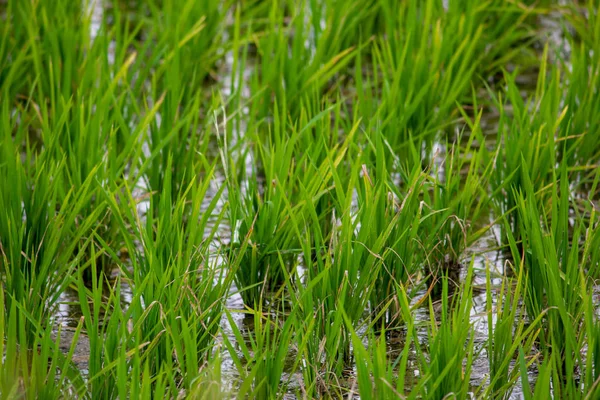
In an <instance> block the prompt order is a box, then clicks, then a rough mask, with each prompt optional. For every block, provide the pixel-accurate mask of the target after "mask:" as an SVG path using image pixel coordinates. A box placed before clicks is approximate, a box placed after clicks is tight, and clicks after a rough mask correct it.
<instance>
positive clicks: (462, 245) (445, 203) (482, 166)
mask: <svg viewBox="0 0 600 400" xmlns="http://www.w3.org/2000/svg"><path fill="white" fill-rule="evenodd" d="M463 115H464V118H465V120H466V123H467V126H468V129H469V130H470V134H469V136H468V138H467V139H466V143H465V144H464V147H463V145H461V137H459V138H458V139H457V141H456V142H455V143H453V144H450V143H446V146H445V148H446V153H445V159H444V160H443V162H442V163H441V164H440V165H439V166H438V165H435V166H434V167H433V171H432V173H431V174H430V176H429V177H428V181H429V182H428V184H427V185H425V188H424V190H423V201H424V203H425V204H426V206H427V207H428V208H429V212H428V213H427V215H426V216H425V217H424V218H423V219H424V221H423V223H422V226H421V229H422V231H423V232H424V234H422V236H424V237H427V236H428V238H427V239H423V240H424V242H426V243H429V244H430V245H431V246H432V249H431V250H430V251H428V258H429V260H430V263H429V266H430V267H431V268H430V273H431V274H432V275H433V276H436V275H437V274H438V269H439V266H444V267H445V268H446V269H448V268H456V267H457V266H458V265H459V263H460V261H461V257H462V254H463V252H464V250H465V249H466V248H467V247H468V246H469V245H470V244H472V243H473V242H474V241H475V240H476V239H477V238H478V237H480V236H481V235H482V234H483V233H484V232H482V231H481V230H479V231H477V232H474V227H475V226H476V224H477V223H479V222H480V220H481V219H482V217H483V215H485V214H486V213H487V212H488V206H489V196H488V194H487V193H486V192H487V188H488V185H489V179H490V175H491V174H492V171H493V164H492V163H491V162H489V161H486V160H485V151H482V150H481V148H479V149H477V148H475V143H476V142H475V141H482V139H483V136H482V133H481V127H480V121H481V116H482V113H481V111H480V112H478V113H477V114H476V116H475V117H474V119H472V120H471V119H470V118H469V117H468V116H467V115H466V114H464V113H463ZM461 136H462V135H461Z"/></svg>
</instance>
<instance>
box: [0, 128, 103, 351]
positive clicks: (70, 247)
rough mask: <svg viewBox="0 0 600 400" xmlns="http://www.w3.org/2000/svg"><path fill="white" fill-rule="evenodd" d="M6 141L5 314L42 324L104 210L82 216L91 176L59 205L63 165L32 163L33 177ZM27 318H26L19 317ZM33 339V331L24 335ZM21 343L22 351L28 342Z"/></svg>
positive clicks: (2, 177) (1, 245) (1, 196)
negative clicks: (17, 310)
mask: <svg viewBox="0 0 600 400" xmlns="http://www.w3.org/2000/svg"><path fill="white" fill-rule="evenodd" d="M10 140H11V138H10V137H5V138H4V142H3V146H2V149H3V153H4V155H5V157H4V158H3V163H2V164H1V165H0V184H1V185H2V187H3V188H11V190H2V191H1V193H0V206H1V207H2V210H3V211H2V212H1V213H0V249H1V253H2V254H1V256H2V258H1V261H0V272H1V275H0V279H1V281H2V286H3V290H5V291H6V293H7V298H6V301H7V309H10V307H11V303H12V302H13V301H14V302H17V303H18V304H20V305H21V306H22V307H23V308H24V310H26V313H29V314H30V315H31V321H29V320H28V321H23V323H24V324H28V323H30V322H32V321H37V322H39V323H44V324H45V322H46V321H47V319H48V318H49V317H50V316H51V315H52V313H53V312H54V310H55V307H56V306H57V302H58V299H59V297H60V295H61V293H62V291H63V290H64V289H65V288H66V286H67V285H68V281H69V276H70V275H71V274H72V273H73V271H74V269H75V268H76V267H77V265H78V260H79V259H80V258H81V257H82V256H83V255H84V254H85V253H86V250H85V249H86V248H87V247H88V246H90V241H91V237H90V236H89V235H90V233H91V232H92V230H93V229H92V227H93V226H94V224H95V223H96V222H97V221H98V219H99V216H100V215H102V213H103V212H104V209H105V205H104V204H103V203H100V204H99V205H98V207H97V208H96V210H95V211H94V212H93V213H91V214H88V215H84V216H81V214H80V213H81V211H82V209H83V208H84V206H85V204H87V203H88V202H89V201H90V197H91V194H92V191H91V190H90V188H91V187H92V184H93V178H94V174H93V173H92V174H90V176H89V177H88V178H87V179H86V181H85V182H84V183H83V185H82V186H81V187H79V188H77V189H75V188H73V189H71V190H69V191H68V192H67V193H66V194H65V195H64V198H63V199H62V201H61V202H60V203H59V202H58V197H59V194H58V193H60V191H61V190H62V189H63V187H62V181H61V179H60V174H61V170H62V168H63V167H64V162H63V163H60V164H54V163H51V162H47V163H44V162H42V161H41V160H35V161H33V162H32V163H33V166H32V171H27V170H26V169H25V165H26V164H23V163H21V160H20V158H21V155H20V154H18V153H17V154H15V153H14V152H13V148H12V146H11V143H10ZM20 315H26V314H20ZM27 332H29V333H30V335H31V336H29V339H30V340H32V339H33V334H34V332H35V331H34V330H33V328H31V329H28V330H27ZM30 340H28V341H27V342H23V343H22V345H23V346H25V347H27V346H28V345H30V344H31V341H30Z"/></svg>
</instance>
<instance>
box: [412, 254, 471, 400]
mask: <svg viewBox="0 0 600 400" xmlns="http://www.w3.org/2000/svg"><path fill="white" fill-rule="evenodd" d="M472 277H473V260H472V261H471V264H470V266H469V269H468V272H467V277H466V279H465V282H464V284H463V286H462V287H461V291H460V294H459V295H457V297H455V298H454V299H453V300H450V297H449V296H448V286H449V284H450V283H449V282H448V278H447V277H443V278H442V297H441V309H440V319H439V321H437V320H436V318H435V312H434V309H433V303H432V302H431V299H430V301H429V313H430V316H431V320H430V324H429V330H428V338H427V345H426V349H427V350H426V351H427V353H428V357H426V356H425V353H424V351H423V350H421V349H420V348H419V346H417V354H418V357H419V364H420V370H421V374H422V375H421V378H420V380H421V381H422V382H423V389H422V390H421V395H422V396H423V397H427V398H430V399H443V398H447V396H452V397H453V398H457V399H466V398H468V396H469V389H470V377H471V372H472V366H473V360H474V359H475V357H476V349H475V347H474V333H473V327H472V326H471V321H470V318H469V316H470V314H471V308H472V299H473V292H472V287H471V280H472Z"/></svg>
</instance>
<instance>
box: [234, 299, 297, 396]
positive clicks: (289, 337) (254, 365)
mask: <svg viewBox="0 0 600 400" xmlns="http://www.w3.org/2000/svg"><path fill="white" fill-rule="evenodd" d="M280 313H281V314H280ZM275 314H276V315H275V316H271V314H270V313H263V311H262V307H260V306H259V307H258V309H257V310H255V311H252V312H251V314H250V316H252V318H253V322H254V324H253V325H252V327H253V329H252V330H251V331H250V332H249V334H248V336H247V340H245V339H244V336H243V334H242V332H241V331H240V329H239V328H238V326H237V324H236V323H235V321H234V320H233V319H232V317H231V313H229V312H226V315H227V318H228V320H229V324H230V326H231V327H232V329H233V332H234V335H235V338H236V343H237V345H238V346H239V347H240V352H241V355H242V357H239V356H238V355H237V353H236V349H235V347H234V345H233V344H232V343H231V342H230V340H229V339H228V338H227V336H224V337H223V338H224V341H225V345H226V346H227V348H228V350H229V354H230V355H231V357H232V358H233V361H234V363H235V365H236V368H237V369H238V371H239V372H240V375H241V381H242V383H241V385H240V388H239V391H238V393H237V395H238V396H241V397H244V396H245V395H246V394H249V395H250V396H251V397H252V398H260V399H277V398H282V397H283V394H284V393H285V392H286V390H287V386H288V385H289V379H290V378H291V377H292V376H293V373H294V371H293V370H288V367H286V365H287V364H288V360H287V359H288V358H289V356H290V352H292V353H293V350H292V343H293V339H294V337H293V336H294V331H293V329H292V328H293V326H294V318H295V315H294V311H293V310H292V311H291V312H285V310H281V311H276V313H275ZM246 342H249V345H247V344H246ZM297 367H298V362H294V363H293V368H297ZM284 373H286V374H287V375H288V378H287V380H285V377H284Z"/></svg>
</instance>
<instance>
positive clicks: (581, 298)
mask: <svg viewBox="0 0 600 400" xmlns="http://www.w3.org/2000/svg"><path fill="white" fill-rule="evenodd" d="M523 166H524V168H522V171H521V174H522V179H523V182H524V187H523V189H522V192H519V193H518V194H517V198H518V212H519V217H520V224H521V228H520V233H521V237H522V247H521V249H519V247H518V246H517V245H516V242H515V240H514V237H513V236H512V235H511V234H509V240H510V244H511V251H512V254H513V259H514V260H515V262H516V263H518V265H519V268H522V269H523V270H524V271H525V273H526V275H527V277H528V285H527V293H526V299H525V304H526V307H527V313H528V315H529V316H530V318H538V316H540V315H542V314H545V315H544V316H543V319H542V328H543V329H542V331H541V333H540V348H541V355H542V358H543V363H542V365H541V367H540V368H541V369H540V378H539V381H538V384H539V385H542V386H540V389H539V390H542V391H546V390H549V391H550V392H551V393H552V395H553V396H556V397H569V398H579V397H584V396H586V395H590V394H591V393H592V392H593V391H594V390H597V389H596V386H597V385H596V384H595V382H594V381H593V380H592V381H590V380H587V381H586V380H585V378H588V379H590V377H591V372H587V371H588V368H590V369H591V371H594V370H595V369H597V366H596V365H593V362H594V361H591V362H589V363H586V361H585V356H584V354H585V353H584V348H585V347H584V346H585V343H586V341H587V340H592V342H593V341H594V339H593V338H587V337H586V333H587V332H586V330H585V329H584V330H582V329H581V327H582V326H584V324H585V323H586V322H587V323H588V324H591V326H592V327H593V326H594V325H595V321H594V319H593V318H591V317H590V316H588V320H587V321H586V314H589V313H590V312H592V313H593V311H590V310H586V307H588V306H589V303H587V302H586V301H585V300H586V299H587V298H588V297H589V296H590V294H591V292H592V287H591V284H592V278H591V277H590V276H589V272H590V271H595V270H597V268H598V266H597V265H593V264H590V262H597V257H592V258H590V257H589V254H590V253H589V251H585V250H584V249H587V248H588V246H589V244H588V243H586V241H596V240H597V238H596V237H597V235H598V230H597V221H595V220H592V221H590V222H589V227H588V232H587V234H586V235H585V236H584V234H583V232H584V230H585V229H586V218H583V217H581V216H580V215H577V213H576V215H575V218H574V222H573V223H572V222H571V218H572V215H571V204H572V203H571V192H570V184H569V177H568V172H567V166H566V161H563V162H562V164H561V170H560V178H559V177H558V176H557V175H556V174H555V176H554V179H553V185H552V194H551V204H550V206H549V209H546V210H545V211H544V205H543V203H539V202H538V201H536V200H535V194H534V186H533V183H532V180H531V178H530V175H529V174H530V172H529V170H528V168H527V167H526V163H525V162H523ZM515 190H516V189H515ZM523 192H525V193H524V194H523ZM592 217H595V214H594V213H592ZM581 239H584V241H583V242H582V240H581ZM582 255H583V258H582ZM517 260H518V261H517ZM591 329H593V328H591ZM580 371H581V372H580ZM583 371H586V372H585V374H583ZM544 374H546V375H544ZM544 379H545V380H544ZM540 382H543V383H540ZM537 390H538V387H537V386H536V391H537Z"/></svg>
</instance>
